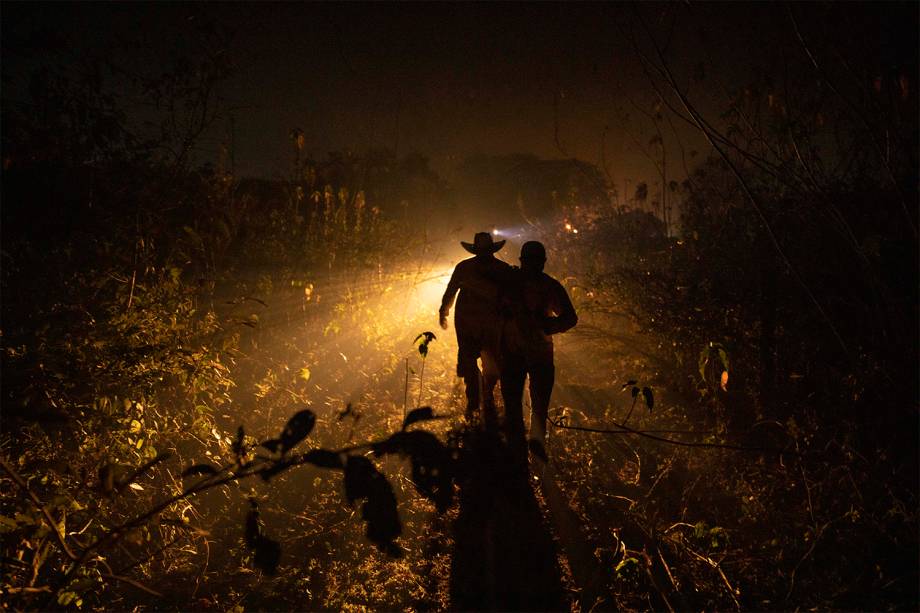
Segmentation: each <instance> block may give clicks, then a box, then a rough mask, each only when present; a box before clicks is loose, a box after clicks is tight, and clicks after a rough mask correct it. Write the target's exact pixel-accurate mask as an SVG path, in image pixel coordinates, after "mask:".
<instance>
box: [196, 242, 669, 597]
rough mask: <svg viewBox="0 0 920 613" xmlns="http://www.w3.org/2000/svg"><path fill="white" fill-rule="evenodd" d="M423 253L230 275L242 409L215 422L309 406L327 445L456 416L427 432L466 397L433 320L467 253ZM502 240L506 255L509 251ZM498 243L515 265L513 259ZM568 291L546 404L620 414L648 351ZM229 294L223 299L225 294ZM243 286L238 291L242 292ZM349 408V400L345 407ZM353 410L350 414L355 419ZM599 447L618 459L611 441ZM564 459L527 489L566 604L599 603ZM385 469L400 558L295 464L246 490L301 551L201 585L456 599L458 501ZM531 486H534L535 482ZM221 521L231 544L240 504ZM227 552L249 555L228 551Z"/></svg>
mask: <svg viewBox="0 0 920 613" xmlns="http://www.w3.org/2000/svg"><path fill="white" fill-rule="evenodd" d="M425 251H426V252H427V253H423V254H419V256H420V257H417V258H407V260H406V261H411V262H413V263H412V264H411V265H405V264H403V265H402V266H395V265H394V266H393V267H391V268H389V269H388V268H386V267H381V268H379V269H378V270H376V271H373V270H371V271H367V270H365V271H363V272H360V273H351V274H341V275H338V276H335V277H332V278H331V279H327V280H325V281H322V280H319V281H316V280H313V281H311V280H308V279H290V280H285V279H280V280H278V279H275V280H274V283H273V285H272V286H271V288H269V289H268V290H267V291H266V287H267V286H266V283H265V282H264V277H265V276H266V275H267V274H268V273H265V272H262V273H260V272H258V271H249V272H248V273H246V274H245V275H240V277H241V278H240V280H238V281H237V287H236V288H235V290H234V291H236V294H237V296H236V298H235V299H233V300H226V301H225V302H233V303H234V304H228V305H225V307H224V308H226V309H227V310H228V312H227V317H230V318H236V319H238V320H239V321H249V322H250V324H252V322H256V323H255V324H254V325H245V326H241V327H240V329H241V330H242V331H243V339H242V349H243V353H244V355H242V356H241V357H240V359H239V361H238V367H237V369H236V373H235V378H236V380H237V382H238V386H237V388H236V389H235V390H234V392H233V397H234V403H233V405H232V406H234V407H236V410H235V411H232V412H227V413H225V414H224V415H223V418H222V419H223V423H222V426H223V429H224V430H225V431H226V433H227V436H229V435H230V433H232V432H233V431H235V428H236V426H237V425H239V424H242V425H244V427H245V428H246V431H247V433H249V434H250V435H252V436H255V437H256V438H259V439H260V440H261V439H265V438H269V437H271V436H273V435H274V434H275V433H276V432H277V431H279V430H280V428H281V427H282V426H283V425H284V423H285V421H286V420H287V418H288V417H289V416H290V415H291V414H293V413H294V412H295V411H297V410H299V409H300V408H302V407H303V406H304V405H308V406H310V407H311V408H312V409H313V410H314V411H315V412H316V413H317V416H318V423H317V426H316V430H315V433H314V435H313V436H312V437H311V438H312V439H313V442H314V444H317V445H322V446H329V447H335V446H341V445H344V444H348V443H350V442H361V441H366V440H370V439H372V438H375V437H380V436H382V435H384V434H385V433H389V432H393V431H395V430H396V429H397V428H398V425H399V423H400V422H401V420H402V417H403V412H404V408H405V407H408V408H409V409H411V408H413V407H414V406H419V405H431V406H433V407H434V409H435V411H436V413H437V414H438V415H444V416H448V417H450V419H449V420H445V421H441V422H433V426H432V427H431V429H433V430H434V431H436V432H439V433H441V434H444V433H446V432H447V430H449V429H450V428H454V427H457V426H459V424H460V416H461V414H462V410H463V402H464V399H463V390H462V386H461V384H460V381H459V380H458V379H457V378H456V376H455V374H454V370H455V360H456V339H455V335H454V331H453V326H452V323H451V327H450V329H448V330H447V331H443V330H441V329H440V328H439V327H437V309H438V306H439V301H440V297H441V294H442V292H443V289H444V287H445V286H446V284H447V280H448V278H449V275H450V272H451V270H452V268H453V265H454V264H455V263H456V262H457V261H458V260H459V259H461V258H463V257H468V254H466V253H465V252H463V251H462V250H461V249H460V248H459V245H456V244H455V243H450V244H445V245H444V247H443V249H440V250H439V249H433V248H431V247H426V248H425ZM509 252H511V253H513V247H512V248H511V249H509ZM411 255H412V254H407V256H411ZM501 255H504V256H505V259H506V260H508V261H509V262H512V263H515V262H513V259H512V258H511V257H509V255H506V254H504V253H502V254H501ZM260 278H262V279H263V280H262V281H261V282H260V281H259V279H260ZM569 281H570V282H571V280H569ZM310 284H312V286H311V285H310ZM259 286H261V293H259V289H260V288H259ZM304 287H307V288H308V289H307V290H306V291H305V289H304ZM570 291H571V292H572V295H573V299H574V300H575V301H576V304H577V305H579V304H583V305H588V306H587V307H586V308H585V310H583V312H582V313H581V314H580V315H581V321H580V323H579V326H577V327H576V328H575V329H574V330H573V331H571V332H570V333H567V334H564V335H562V336H560V337H557V378H556V381H557V384H556V391H555V393H554V397H553V407H555V409H554V411H555V412H557V413H558V412H560V411H561V410H563V408H566V407H567V408H566V411H567V412H568V413H569V414H571V415H573V416H574V417H575V418H577V419H581V420H586V419H595V420H596V419H597V418H600V419H603V418H605V417H608V418H612V419H620V418H622V416H623V415H624V413H625V411H626V410H627V409H628V406H629V402H628V400H629V398H628V396H626V395H624V394H623V393H622V391H621V384H622V383H623V382H624V381H625V380H626V379H628V378H636V377H640V378H643V379H646V380H650V378H651V377H653V375H654V373H653V372H652V370H653V363H652V356H650V355H648V354H647V353H644V351H645V350H646V348H647V346H648V345H649V343H648V342H647V341H646V340H645V339H643V337H642V336H641V335H639V334H638V333H637V330H636V328H635V326H634V325H632V324H630V323H629V320H628V318H627V317H626V316H625V315H624V314H623V313H621V312H616V311H614V312H610V309H605V311H606V312H605V313H603V314H602V315H599V314H597V313H593V312H592V309H591V308H590V304H591V301H590V300H589V299H588V297H587V295H586V294H585V292H586V290H584V289H582V288H578V287H574V288H570ZM227 296H228V297H232V291H229V292H228V295H227ZM242 296H246V297H247V298H246V299H243V300H240V297H242ZM263 303H264V304H263ZM253 315H256V316H257V317H256V318H253V317H252V316H253ZM429 330H430V331H433V332H435V334H437V340H436V341H434V342H432V343H431V346H430V353H429V356H428V358H427V360H425V361H424V363H423V361H422V359H421V357H420V355H419V353H418V351H417V348H416V345H415V344H414V343H413V339H415V338H416V336H417V335H418V334H420V333H422V332H424V331H429ZM423 368H424V370H423ZM349 404H351V405H352V406H353V412H352V413H351V414H349V415H348V416H346V417H344V418H340V415H341V414H342V412H343V410H344V409H345V407H346V406H347V405H349ZM355 415H357V416H359V419H357V420H354V419H353V417H354V416H355ZM633 422H634V423H635V424H641V423H642V416H641V415H639V414H638V413H637V416H636V418H633ZM586 436H588V437H590V436H591V435H585V434H584V433H573V432H568V431H567V432H561V431H557V432H555V433H552V435H551V440H550V447H549V450H550V453H551V454H562V456H564V455H565V451H564V449H565V445H566V444H567V443H566V441H567V440H569V439H570V438H571V437H578V438H579V440H581V439H584V438H585V437H586ZM581 442H582V443H583V442H585V441H583V440H581ZM225 444H226V441H224V445H225ZM625 449H626V448H623V447H622V445H620V444H619V443H618V444H617V448H616V449H613V453H615V455H617V456H622V455H623V452H624V451H625ZM603 457H607V458H608V459H609V460H612V459H613V457H612V456H611V453H610V452H605V453H604V454H603ZM564 459H565V458H564V457H560V461H558V462H554V463H553V465H552V466H553V470H552V471H551V472H549V473H547V475H546V477H547V478H548V479H549V481H550V482H549V483H548V484H547V487H546V488H544V487H537V488H536V490H535V491H536V494H537V500H538V501H539V505H540V508H542V511H541V512H540V514H542V516H543V521H544V523H545V525H546V526H552V527H551V528H547V529H546V532H547V538H549V537H552V538H555V539H559V540H558V542H559V543H560V544H561V551H562V553H563V556H562V557H561V558H560V567H561V568H562V572H563V575H564V576H563V577H562V580H563V581H564V583H565V586H566V589H567V590H568V594H569V596H568V598H569V600H572V601H577V600H579V599H580V598H590V599H592V600H593V599H595V598H597V597H598V596H597V594H596V593H593V592H596V591H597V590H598V589H599V587H598V586H597V585H594V584H595V583H596V577H595V575H597V568H596V566H597V563H596V560H595V559H594V556H593V552H592V551H591V549H590V547H588V545H587V544H586V541H585V538H584V536H583V534H582V532H583V528H582V527H581V525H582V524H583V523H584V518H583V517H581V516H580V515H579V514H578V513H577V512H576V510H573V509H572V508H571V505H570V501H571V500H572V495H574V493H576V492H570V493H568V494H563V490H565V489H566V488H570V487H572V486H574V487H575V488H576V489H577V487H578V484H577V482H573V481H572V479H571V477H572V475H568V474H557V471H558V470H565V468H566V467H565V463H564ZM382 468H383V469H384V470H385V472H387V473H388V474H390V475H391V481H392V483H393V486H394V488H395V489H396V490H397V495H398V497H399V499H400V512H401V515H402V517H403V520H404V525H405V533H404V536H403V537H402V539H401V541H400V542H401V544H402V545H403V546H404V547H405V549H406V551H407V556H406V557H405V558H404V559H402V560H398V561H397V560H388V559H387V558H386V557H385V556H383V555H382V554H380V553H379V552H377V551H376V550H375V549H374V548H373V546H371V545H370V544H369V543H367V542H366V540H365V539H364V536H363V534H362V530H363V526H362V522H361V521H360V518H359V517H358V516H357V515H356V514H355V513H354V512H353V511H352V510H350V509H348V507H347V505H346V504H345V502H344V500H343V496H342V494H341V491H340V488H341V485H340V483H339V481H337V480H334V479H331V478H329V476H328V475H327V474H325V473H323V472H321V471H318V470H314V469H310V468H302V469H298V471H297V474H291V475H285V476H283V477H281V478H278V479H276V480H275V481H273V482H272V483H271V484H269V485H267V486H266V485H263V484H260V483H250V484H246V486H245V487H246V488H248V487H254V488H255V491H257V492H258V493H259V495H260V496H262V497H263V498H264V500H265V501H266V502H265V503H264V508H265V509H266V511H265V517H266V519H267V523H268V526H269V528H268V529H269V531H270V533H272V534H273V535H274V536H275V538H278V539H279V540H280V541H281V542H282V545H283V546H284V548H285V554H286V556H287V555H291V554H293V555H294V556H295V557H294V558H283V559H282V568H284V567H286V566H287V568H288V569H289V573H284V574H282V576H281V577H280V578H278V579H275V580H273V581H272V582H271V583H265V582H259V581H255V579H254V578H251V577H249V578H248V579H249V580H248V581H247V576H246V575H247V573H246V571H244V570H242V569H240V570H239V572H243V576H234V575H233V574H229V575H228V574H227V572H226V571H223V572H220V571H218V570H217V569H215V571H214V573H213V575H212V576H209V578H208V585H209V587H210V589H211V590H212V591H213V592H215V593H214V594H213V595H212V596H210V597H212V598H214V599H216V600H219V599H220V598H221V597H220V596H219V594H218V593H217V592H218V591H219V590H220V586H222V585H224V586H227V587H228V589H231V590H234V589H237V588H238V582H239V581H244V582H245V583H247V584H248V587H249V589H251V590H254V592H255V593H256V594H257V596H256V595H252V594H251V595H250V596H249V598H257V599H258V601H259V602H268V603H270V602H273V598H279V600H278V601H276V602H277V603H278V604H279V605H280V603H282V602H289V601H290V598H292V597H296V596H292V595H291V593H290V592H291V591H292V590H293V591H295V592H297V591H299V590H300V589H301V588H302V587H303V586H304V585H311V586H312V587H311V588H309V596H304V597H305V598H306V600H305V601H304V602H309V603H310V604H309V607H332V608H339V607H346V608H347V607H349V606H352V605H355V606H357V605H367V606H371V607H373V608H405V607H409V608H427V607H430V606H436V607H438V606H440V607H447V606H451V604H450V602H451V599H450V595H449V585H450V574H451V570H450V568H451V567H450V563H451V556H452V555H453V553H454V549H455V541H454V534H453V533H452V529H451V522H452V521H455V520H456V510H454V511H453V512H452V513H450V514H448V517H443V518H442V517H438V516H437V515H436V514H435V513H434V511H433V508H432V506H431V505H430V504H429V503H427V502H425V501H423V500H421V499H420V497H419V496H418V495H417V493H416V492H414V490H413V488H412V486H411V483H410V481H409V479H408V478H407V477H406V473H405V471H406V467H405V466H404V465H402V464H401V463H399V462H397V461H393V460H388V461H384V462H383V463H382ZM614 469H615V467H614V466H611V467H610V470H614ZM557 480H558V481H560V482H561V483H562V486H561V487H562V489H560V485H558V484H557V483H556V481H557ZM532 483H534V484H538V485H541V486H542V483H539V479H534V480H533V482H532ZM230 496H231V499H233V498H235V499H236V503H234V504H236V506H239V507H243V504H242V502H243V498H242V496H243V494H242V492H241V493H240V494H239V495H234V494H231V495H230ZM231 502H232V500H231ZM215 504H216V503H215ZM233 506H234V505H233V504H231V505H229V506H226V507H225V506H224V505H223V504H222V505H221V507H222V508H233ZM534 509H536V507H534ZM535 512H536V511H535ZM240 513H241V512H240ZM538 515H539V514H538ZM222 517H224V518H226V517H227V515H226V513H224V514H223V515H222ZM230 518H231V520H232V521H230V522H226V523H225V524H224V523H222V522H218V526H222V529H223V530H225V531H226V534H227V536H230V537H231V539H230V540H231V541H232V536H233V535H234V532H236V531H238V530H239V528H238V525H239V524H238V523H236V522H238V521H239V520H241V514H237V515H236V516H234V514H233V512H232V511H231V512H230ZM538 521H539V520H538ZM216 530H217V531H218V532H220V531H221V528H220V527H219V528H216ZM216 546H218V547H220V545H216ZM298 552H300V554H301V555H302V554H307V555H308V556H310V558H311V560H313V562H311V564H313V565H312V566H311V565H310V564H308V565H307V566H306V567H303V565H302V564H303V560H302V557H301V555H298ZM226 553H227V554H228V555H230V556H239V555H244V553H242V552H240V551H237V550H236V549H234V548H233V547H230V548H229V550H228V551H227V552H226ZM298 561H299V562H298ZM473 563H474V564H475V563H476V561H474V562H473ZM320 569H325V571H326V572H324V573H321V572H319V571H320ZM292 577H299V578H298V579H296V580H294V579H292ZM291 581H294V584H293V585H292V584H291ZM581 590H584V592H581ZM273 594H274V596H273ZM240 595H241V596H242V594H240ZM222 602H224V604H226V600H223V601H222ZM304 606H307V605H306V604H305V605H304ZM309 607H308V608H309Z"/></svg>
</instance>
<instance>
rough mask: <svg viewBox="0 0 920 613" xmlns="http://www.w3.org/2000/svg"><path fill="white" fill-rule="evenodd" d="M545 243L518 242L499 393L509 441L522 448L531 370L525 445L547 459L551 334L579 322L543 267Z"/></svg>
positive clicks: (552, 369)
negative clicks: (518, 260)
mask: <svg viewBox="0 0 920 613" xmlns="http://www.w3.org/2000/svg"><path fill="white" fill-rule="evenodd" d="M545 264H546V249H545V248H544V247H543V245H542V243H538V242H537V241H528V242H526V243H524V244H523V245H522V246H521V268H520V270H515V273H514V282H513V283H511V284H509V286H508V288H507V293H506V300H507V301H508V303H509V306H510V312H511V314H512V317H511V318H510V319H508V320H506V321H505V324H504V331H503V335H502V372H501V382H502V398H503V399H504V401H505V428H506V433H507V436H508V443H509V445H511V446H513V447H517V448H519V449H520V450H521V451H522V454H523V453H526V452H523V446H524V415H523V394H524V380H525V379H526V378H527V377H528V376H530V407H531V413H530V435H529V437H528V439H529V440H528V442H527V446H528V447H530V449H531V450H532V451H533V452H534V454H535V455H537V456H539V457H541V459H543V460H546V416H547V412H548V411H549V401H550V395H551V394H552V391H553V383H554V381H555V373H556V368H555V365H554V364H553V338H552V335H553V334H558V333H560V332H565V331H566V330H569V329H570V328H572V326H574V325H575V324H576V323H577V322H578V316H577V315H576V314H575V307H573V306H572V301H571V300H569V295H568V293H566V291H565V288H564V287H562V284H561V283H559V282H558V281H556V280H555V279H553V278H552V277H550V276H549V275H548V274H546V273H544V272H543V266H544V265H545Z"/></svg>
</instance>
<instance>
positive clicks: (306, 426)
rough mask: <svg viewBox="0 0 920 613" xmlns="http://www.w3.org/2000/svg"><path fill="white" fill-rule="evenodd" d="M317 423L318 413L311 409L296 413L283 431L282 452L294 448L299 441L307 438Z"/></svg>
mask: <svg viewBox="0 0 920 613" xmlns="http://www.w3.org/2000/svg"><path fill="white" fill-rule="evenodd" d="M315 425H316V415H315V414H314V413H313V411H311V410H310V409H304V410H303V411H300V412H298V413H295V414H294V416H293V417H291V419H290V420H288V423H287V425H286V426H285V427H284V430H283V431H282V432H281V453H286V452H287V451H289V450H291V449H293V448H294V446H295V445H297V443H299V442H300V441H302V440H303V439H305V438H307V435H309V434H310V432H311V431H312V430H313V426H315Z"/></svg>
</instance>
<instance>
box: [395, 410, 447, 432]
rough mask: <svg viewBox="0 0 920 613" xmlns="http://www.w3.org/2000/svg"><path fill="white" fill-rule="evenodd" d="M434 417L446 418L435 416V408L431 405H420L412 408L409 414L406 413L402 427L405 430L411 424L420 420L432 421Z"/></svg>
mask: <svg viewBox="0 0 920 613" xmlns="http://www.w3.org/2000/svg"><path fill="white" fill-rule="evenodd" d="M432 419H444V418H443V417H435V414H434V410H433V409H432V408H431V407H419V408H417V409H412V410H411V411H409V414H408V415H406V418H405V419H404V420H403V427H402V429H403V430H405V429H406V428H408V427H409V426H410V425H411V424H414V423H416V422H419V421H430V420H432Z"/></svg>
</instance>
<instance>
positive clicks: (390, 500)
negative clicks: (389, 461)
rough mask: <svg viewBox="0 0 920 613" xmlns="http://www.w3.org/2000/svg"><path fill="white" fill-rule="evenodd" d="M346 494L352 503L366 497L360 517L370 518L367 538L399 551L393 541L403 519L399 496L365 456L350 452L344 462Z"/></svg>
mask: <svg viewBox="0 0 920 613" xmlns="http://www.w3.org/2000/svg"><path fill="white" fill-rule="evenodd" d="M345 496H346V497H347V498H348V501H349V503H351V504H353V503H354V501H355V500H358V499H360V498H366V499H367V500H366V501H365V502H364V504H363V505H361V517H362V518H363V519H364V520H365V521H366V522H367V532H366V534H367V538H368V539H370V540H371V542H373V543H374V544H375V545H377V546H378V547H380V549H382V550H383V551H385V552H387V553H389V554H390V555H399V554H400V550H399V548H398V547H397V546H396V544H395V543H394V541H395V539H396V538H397V537H398V536H399V535H400V534H402V523H401V522H400V521H399V512H398V511H397V509H396V496H395V495H394V494H393V488H392V487H390V483H389V482H388V481H387V480H386V477H384V476H383V475H382V474H381V473H380V472H379V471H378V470H377V469H376V468H375V467H374V465H373V463H372V462H371V461H370V460H368V459H367V458H365V457H362V456H348V462H347V463H346V464H345Z"/></svg>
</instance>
